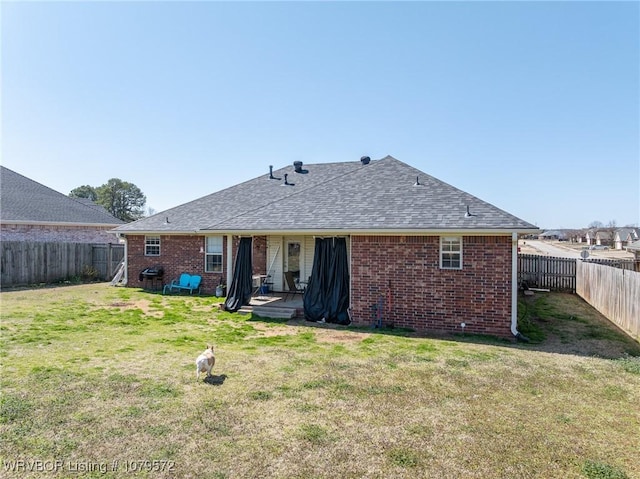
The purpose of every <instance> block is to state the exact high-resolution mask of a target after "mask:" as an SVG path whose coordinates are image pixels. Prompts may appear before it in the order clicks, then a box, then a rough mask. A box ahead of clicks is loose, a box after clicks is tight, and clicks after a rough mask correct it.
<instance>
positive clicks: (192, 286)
mask: <svg viewBox="0 0 640 479" xmlns="http://www.w3.org/2000/svg"><path fill="white" fill-rule="evenodd" d="M201 282H202V277H201V276H199V275H190V274H189V273H182V274H181V275H180V278H179V279H172V280H171V283H169V284H165V285H164V288H163V289H162V294H166V293H171V292H173V291H174V290H177V291H178V292H180V291H189V294H193V292H194V291H196V290H197V291H198V293H199V292H200V283H201Z"/></svg>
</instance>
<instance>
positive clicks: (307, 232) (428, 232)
mask: <svg viewBox="0 0 640 479" xmlns="http://www.w3.org/2000/svg"><path fill="white" fill-rule="evenodd" d="M538 231H540V230H538V229H522V230H518V229H516V230H514V229H513V228H510V229H474V230H471V229H469V230H463V229H425V230H405V229H367V230H364V229H363V230H353V229H326V230H316V229H300V230H233V231H229V230H219V231H217V230H199V231H198V232H197V233H199V234H203V235H228V234H231V235H234V236H270V235H291V236H346V235H349V236H373V235H375V236H441V235H458V236H511V235H512V234H513V233H515V234H531V233H537V232H538ZM165 234H166V233H165Z"/></svg>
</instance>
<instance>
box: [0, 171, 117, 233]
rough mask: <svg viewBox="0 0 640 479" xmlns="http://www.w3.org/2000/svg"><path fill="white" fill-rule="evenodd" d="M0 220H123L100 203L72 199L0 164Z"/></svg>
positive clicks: (105, 222) (93, 222)
mask: <svg viewBox="0 0 640 479" xmlns="http://www.w3.org/2000/svg"><path fill="white" fill-rule="evenodd" d="M0 221H2V222H3V223H11V222H19V223H56V224H80V225H101V226H108V225H114V226H116V225H121V224H124V222H123V221H122V220H119V219H118V218H116V217H115V216H113V215H111V214H110V213H109V212H108V211H107V210H105V209H104V208H103V207H101V206H99V205H96V204H91V205H90V204H88V203H87V202H86V200H76V199H74V198H69V197H68V196H66V195H64V194H62V193H59V192H57V191H55V190H52V189H51V188H49V187H47V186H44V185H42V184H40V183H38V182H36V181H33V180H31V179H29V178H27V177H26V176H22V175H21V174H19V173H16V172H15V171H13V170H10V169H9V168H6V167H4V166H2V167H0Z"/></svg>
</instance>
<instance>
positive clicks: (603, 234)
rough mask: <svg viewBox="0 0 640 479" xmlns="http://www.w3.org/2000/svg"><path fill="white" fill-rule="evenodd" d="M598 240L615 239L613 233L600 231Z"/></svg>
mask: <svg viewBox="0 0 640 479" xmlns="http://www.w3.org/2000/svg"><path fill="white" fill-rule="evenodd" d="M596 238H600V239H604V240H608V239H611V238H613V233H611V231H598V232H597V233H596Z"/></svg>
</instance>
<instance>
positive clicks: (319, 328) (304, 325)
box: [253, 319, 372, 344]
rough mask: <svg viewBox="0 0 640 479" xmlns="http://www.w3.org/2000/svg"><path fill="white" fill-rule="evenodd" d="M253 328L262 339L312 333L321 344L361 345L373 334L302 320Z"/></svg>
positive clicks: (257, 324)
mask: <svg viewBox="0 0 640 479" xmlns="http://www.w3.org/2000/svg"><path fill="white" fill-rule="evenodd" d="M253 327H254V328H255V329H256V330H257V331H259V332H260V335H259V336H262V337H273V336H284V335H295V334H298V333H300V332H306V331H312V332H313V334H314V335H315V337H316V340H317V341H319V342H321V343H342V344H353V343H359V342H360V341H362V340H364V339H366V338H368V337H369V336H371V334H372V333H362V332H360V331H349V330H347V329H345V327H344V326H338V325H335V324H328V323H324V324H320V323H312V322H309V321H305V320H302V319H292V320H290V321H287V322H286V323H282V324H278V325H273V324H268V323H260V322H256V323H254V324H253Z"/></svg>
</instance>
